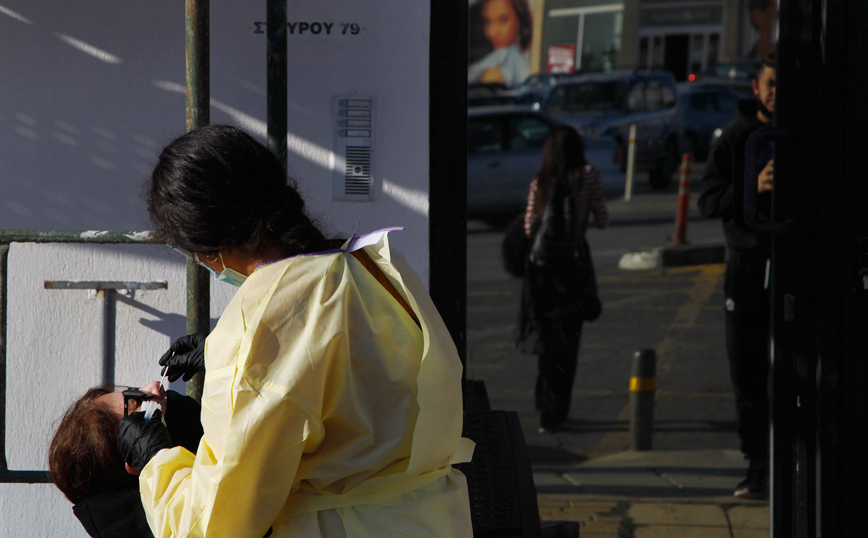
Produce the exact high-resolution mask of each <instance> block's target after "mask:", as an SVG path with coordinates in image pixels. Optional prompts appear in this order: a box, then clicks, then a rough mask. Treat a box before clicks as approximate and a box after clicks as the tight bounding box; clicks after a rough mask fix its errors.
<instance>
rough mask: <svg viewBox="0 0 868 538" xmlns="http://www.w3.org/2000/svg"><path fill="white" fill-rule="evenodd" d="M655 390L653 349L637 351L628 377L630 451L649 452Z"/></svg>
mask: <svg viewBox="0 0 868 538" xmlns="http://www.w3.org/2000/svg"><path fill="white" fill-rule="evenodd" d="M656 389H657V353H656V352H655V351H654V350H653V349H643V350H642V351H637V352H636V354H635V355H634V356H633V375H632V377H630V450H637V451H639V450H651V434H652V433H653V431H654V395H655V392H656Z"/></svg>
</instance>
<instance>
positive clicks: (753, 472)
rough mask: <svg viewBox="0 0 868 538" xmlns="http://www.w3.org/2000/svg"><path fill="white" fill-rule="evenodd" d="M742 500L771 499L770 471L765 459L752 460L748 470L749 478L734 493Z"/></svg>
mask: <svg viewBox="0 0 868 538" xmlns="http://www.w3.org/2000/svg"><path fill="white" fill-rule="evenodd" d="M733 495H734V496H735V497H741V498H742V499H768V498H769V469H768V462H767V461H765V459H764V458H752V459H751V460H750V465H749V466H748V468H747V477H745V479H744V480H742V481H741V482H739V483H738V485H737V486H736V487H735V491H734V492H733Z"/></svg>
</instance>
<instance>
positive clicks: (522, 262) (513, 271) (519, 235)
mask: <svg viewBox="0 0 868 538" xmlns="http://www.w3.org/2000/svg"><path fill="white" fill-rule="evenodd" d="M528 247H530V238H529V237H528V236H526V235H525V233H524V212H522V213H521V214H520V215H518V216H517V217H516V218H514V219H513V220H512V222H510V223H509V226H507V227H506V234H504V236H503V242H502V243H501V245H500V249H501V255H502V257H503V268H504V269H506V272H507V273H509V274H510V275H512V276H514V277H516V278H522V277H523V276H524V275H525V269H526V267H527V250H528Z"/></svg>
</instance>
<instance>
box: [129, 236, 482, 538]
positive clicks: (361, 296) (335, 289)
mask: <svg viewBox="0 0 868 538" xmlns="http://www.w3.org/2000/svg"><path fill="white" fill-rule="evenodd" d="M363 239H364V238H363ZM375 241H376V242H375ZM365 242H367V243H369V244H368V246H365V247H364V248H365V252H366V253H367V254H368V255H369V256H370V257H371V259H372V260H373V261H374V262H375V263H376V265H377V266H378V267H379V268H380V269H381V270H382V271H383V273H384V274H385V275H386V276H387V277H388V279H389V281H390V282H391V283H392V284H393V285H394V287H395V289H396V290H397V291H398V293H399V294H400V295H401V296H402V297H403V298H404V300H405V301H406V302H407V303H408V304H409V306H410V307H411V308H412V310H413V312H414V313H415V314H416V316H417V318H418V320H419V325H417V324H416V322H415V321H414V320H413V319H412V317H411V316H410V315H409V314H408V313H407V311H406V310H404V309H403V308H402V307H401V306H400V305H399V303H398V301H396V300H395V298H394V297H393V296H391V295H390V294H389V292H388V291H386V289H385V288H384V287H383V285H382V284H380V283H379V282H377V280H376V279H375V278H374V276H372V274H371V272H369V271H368V270H367V269H366V268H365V267H364V266H363V265H362V264H361V263H360V262H359V261H358V260H357V259H356V258H355V257H354V256H352V255H350V254H348V253H347V252H345V251H343V252H331V253H324V254H317V255H313V256H297V257H293V258H289V259H286V260H282V261H279V262H275V263H272V264H269V265H264V266H262V267H260V268H258V269H257V270H256V271H254V273H253V274H252V275H250V277H249V278H248V279H247V281H246V282H245V283H244V284H243V285H242V286H241V288H240V289H239V290H238V292H237V294H236V295H235V297H233V299H232V301H231V302H230V303H229V305H228V306H227V308H226V311H225V312H224V313H223V316H222V317H221V318H220V321H219V323H218V324H217V326H216V328H215V329H214V331H213V332H212V333H211V335H209V336H208V339H207V341H206V347H205V364H206V374H205V387H204V393H203V395H202V426H203V428H204V430H205V435H204V436H203V438H202V441H201V443H200V445H199V450H198V453H197V454H196V455H195V456H194V455H193V454H192V453H190V452H189V451H187V450H186V449H184V448H182V447H175V448H172V449H166V450H162V451H160V452H159V453H158V454H157V455H156V456H155V457H154V458H153V459H152V460H151V461H150V462H149V463H148V465H146V466H145V468H144V469H143V470H142V474H141V476H140V489H141V494H142V503H143V505H144V507H145V512H146V514H147V517H148V523H149V524H150V526H151V529H152V530H153V532H154V535H155V536H156V537H158V538H159V537H168V536H176V537H177V536H208V537H221V536H226V537H231V538H242V537H246V536H250V537H253V538H261V537H262V536H264V535H265V533H266V532H267V531H268V529H269V528H270V527H271V528H273V532H274V533H273V535H272V536H274V537H275V538H281V537H288V536H293V537H295V536H298V537H316V536H327V537H329V538H341V537H344V536H346V537H347V538H383V537H389V536H432V537H465V536H466V537H470V536H472V531H471V524H470V508H469V503H468V496H467V484H466V482H465V479H464V476H463V475H462V474H461V473H460V472H459V471H458V470H455V469H453V468H452V467H451V465H450V464H451V463H457V462H460V461H468V460H469V458H470V455H471V454H472V450H473V448H472V447H473V443H472V442H470V441H469V440H467V439H462V438H461V427H462V403H461V387H460V379H461V363H460V362H459V359H458V355H457V353H456V350H455V346H454V344H453V342H452V340H451V337H450V335H449V333H448V331H447V330H446V327H445V325H444V324H443V321H442V319H441V318H440V316H439V314H438V313H437V310H436V309H435V308H434V305H433V303H432V302H431V299H430V297H429V296H428V293H427V292H426V290H425V288H424V286H423V285H422V283H421V281H420V280H419V278H418V277H417V276H416V275H415V273H414V272H413V271H412V270H411V269H410V267H409V265H408V264H407V262H406V260H405V259H404V257H403V256H402V255H400V254H399V253H397V252H395V251H393V250H390V248H389V243H388V237H387V236H386V234H384V233H383V234H379V235H376V236H375V235H373V234H371V236H368V237H367V239H366V240H365V241H363V242H361V244H364V243H365ZM350 243H351V241H350V242H348V243H347V244H345V246H344V248H345V249H347V250H352V249H353V247H351V246H350ZM370 243H374V244H370ZM420 326H421V328H420Z"/></svg>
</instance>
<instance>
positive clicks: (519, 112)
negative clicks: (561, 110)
mask: <svg viewBox="0 0 868 538" xmlns="http://www.w3.org/2000/svg"><path fill="white" fill-rule="evenodd" d="M561 124H563V122H559V121H558V120H556V119H555V118H551V117H549V116H547V115H546V114H544V113H542V112H540V111H538V110H535V109H533V108H531V107H524V108H522V107H515V106H512V107H480V108H475V109H471V110H469V111H468V126H467V127H468V152H467V213H468V215H467V216H468V218H471V219H481V220H488V221H492V222H499V221H505V220H509V219H510V218H511V217H514V216H515V215H517V214H519V213H520V212H521V211H523V210H524V208H525V206H526V204H527V192H528V188H529V187H530V182H531V180H532V179H533V177H534V176H535V175H536V173H537V172H538V171H539V168H540V164H541V163H542V147H543V144H544V143H545V140H546V137H547V136H548V134H549V131H550V130H551V128H552V127H553V126H555V125H561ZM582 138H583V139H584V142H585V157H586V158H587V160H588V162H589V163H591V164H592V165H594V166H595V167H596V168H597V169H599V170H600V179H601V181H602V183H603V189H604V190H607V191H618V190H619V189H623V187H624V175H623V174H622V173H621V171H620V163H619V162H618V158H619V156H620V151H619V148H618V144H617V142H615V140H614V139H613V138H610V137H606V138H603V137H596V136H584V137H582ZM622 192H623V191H622Z"/></svg>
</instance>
